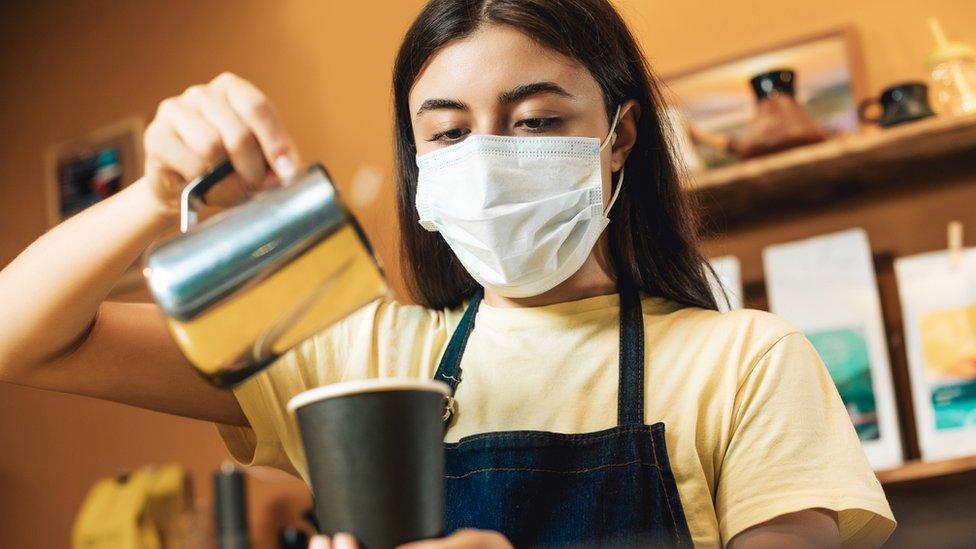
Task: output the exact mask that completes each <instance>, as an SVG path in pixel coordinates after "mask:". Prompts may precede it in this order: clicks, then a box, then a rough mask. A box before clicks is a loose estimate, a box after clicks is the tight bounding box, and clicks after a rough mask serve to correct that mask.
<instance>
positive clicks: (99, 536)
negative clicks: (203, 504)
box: [71, 465, 190, 549]
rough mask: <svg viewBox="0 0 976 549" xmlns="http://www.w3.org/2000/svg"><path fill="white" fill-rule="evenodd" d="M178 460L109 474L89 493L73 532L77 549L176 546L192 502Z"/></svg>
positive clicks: (169, 548)
mask: <svg viewBox="0 0 976 549" xmlns="http://www.w3.org/2000/svg"><path fill="white" fill-rule="evenodd" d="M189 499H190V498H189V492H188V485H187V482H186V473H185V471H184V470H183V468H182V467H180V466H179V465H166V466H162V467H147V468H143V469H140V470H138V471H135V472H134V473H132V474H130V475H128V476H127V477H124V478H116V477H112V478H105V479H102V480H100V481H98V482H96V483H95V485H94V486H92V488H91V490H90V491H89V492H88V495H87V496H85V499H84V501H83V502H82V504H81V508H80V509H79V511H78V516H77V517H76V518H75V524H74V528H73V530H72V534H71V546H72V547H73V548H74V549H176V548H179V547H182V546H183V540H184V536H182V535H181V534H182V532H181V531H180V529H181V527H182V524H183V520H182V519H183V517H184V514H185V512H186V510H187V508H188V507H189Z"/></svg>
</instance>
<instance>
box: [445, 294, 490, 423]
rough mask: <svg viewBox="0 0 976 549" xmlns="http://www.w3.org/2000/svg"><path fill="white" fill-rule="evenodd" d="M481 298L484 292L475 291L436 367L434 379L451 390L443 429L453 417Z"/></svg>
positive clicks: (446, 405) (446, 404)
mask: <svg viewBox="0 0 976 549" xmlns="http://www.w3.org/2000/svg"><path fill="white" fill-rule="evenodd" d="M483 296H484V290H482V289H481V288H478V289H477V290H475V292H474V295H472V296H471V301H469V302H468V307H467V308H466V309H465V310H464V315H463V316H461V322H459V323H458V326H457V328H455V329H454V334H453V335H451V341H450V342H448V344H447V349H446V350H445V351H444V356H443V357H441V362H440V365H438V366H437V373H436V374H434V379H436V380H437V381H443V382H444V383H447V385H448V386H449V387H450V388H451V394H450V395H448V397H447V402H446V403H445V406H444V425H445V428H446V427H447V424H448V422H449V421H450V420H451V416H452V415H454V392H455V391H457V386H458V383H460V382H461V356H462V355H464V348H465V347H466V346H467V345H468V337H469V336H470V335H471V331H472V330H474V317H475V314H477V312H478V305H480V304H481V298H482V297H483Z"/></svg>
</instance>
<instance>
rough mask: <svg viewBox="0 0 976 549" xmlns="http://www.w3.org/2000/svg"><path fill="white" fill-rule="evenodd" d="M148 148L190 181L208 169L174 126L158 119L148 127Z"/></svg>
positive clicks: (167, 166) (164, 163) (166, 165)
mask: <svg viewBox="0 0 976 549" xmlns="http://www.w3.org/2000/svg"><path fill="white" fill-rule="evenodd" d="M146 149H147V150H150V151H152V155H153V156H155V157H158V158H159V160H160V161H161V162H160V163H161V164H162V165H163V166H165V167H166V168H168V169H170V170H172V171H174V172H176V173H178V174H180V176H181V177H182V178H183V179H184V180H185V181H189V180H191V179H193V178H195V177H197V176H198V175H200V174H202V173H203V172H204V171H206V169H207V165H206V164H205V163H204V161H203V160H202V159H201V158H200V157H199V156H197V154H196V153H195V152H194V151H193V149H191V148H190V147H189V146H188V145H187V144H186V143H184V142H183V140H182V139H181V138H180V136H179V135H178V134H177V133H176V130H175V129H174V128H173V126H171V125H169V124H165V123H161V122H159V121H158V119H157V120H155V121H153V123H152V124H150V125H149V127H148V128H146Z"/></svg>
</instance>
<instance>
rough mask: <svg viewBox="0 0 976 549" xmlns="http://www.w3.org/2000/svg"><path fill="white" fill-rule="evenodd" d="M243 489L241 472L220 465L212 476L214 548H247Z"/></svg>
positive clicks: (245, 507)
mask: <svg viewBox="0 0 976 549" xmlns="http://www.w3.org/2000/svg"><path fill="white" fill-rule="evenodd" d="M246 488H247V486H246V484H245V482H244V472H243V471H241V470H240V469H238V468H237V467H235V466H234V465H233V464H232V463H224V464H223V465H221V467H220V470H219V471H217V472H216V473H214V517H215V518H216V521H217V531H216V533H217V546H218V547H219V548H220V549H248V548H249V547H250V546H251V543H250V538H249V537H248V532H247V490H246Z"/></svg>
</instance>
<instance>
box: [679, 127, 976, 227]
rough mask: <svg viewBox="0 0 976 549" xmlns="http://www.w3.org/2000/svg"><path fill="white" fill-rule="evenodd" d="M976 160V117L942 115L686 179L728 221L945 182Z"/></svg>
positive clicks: (715, 217)
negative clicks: (935, 174)
mask: <svg viewBox="0 0 976 549" xmlns="http://www.w3.org/2000/svg"><path fill="white" fill-rule="evenodd" d="M974 157H976V114H973V115H966V116H958V117H935V118H929V119H925V120H920V121H918V122H913V123H908V124H905V125H903V126H895V127H892V128H889V129H884V130H877V131H870V132H867V133H862V134H856V135H848V136H843V137H838V138H836V139H832V140H829V141H825V142H823V143H817V144H814V145H808V146H805V147H799V148H796V149H791V150H788V151H784V152H782V153H778V154H774V155H770V156H766V157H760V158H756V159H752V160H749V161H746V162H742V163H740V164H735V165H732V166H728V167H724V168H718V169H714V170H709V171H706V172H702V173H699V174H695V175H693V176H692V177H691V178H690V179H689V180H688V181H687V182H686V183H685V184H686V188H687V189H688V190H689V191H690V192H692V193H693V194H694V195H696V196H697V197H698V199H699V204H700V207H701V208H702V209H703V210H704V211H703V213H704V215H705V217H706V219H710V220H712V221H715V222H717V223H720V224H724V225H726V226H728V225H735V224H739V223H744V222H750V221H762V220H764V219H768V218H769V217H771V216H772V217H776V216H781V215H784V214H789V213H791V212H796V211H797V210H808V209H810V208H811V207H820V206H823V205H825V204H828V203H833V202H836V201H837V200H838V199H840V198H844V197H849V196H852V195H858V194H864V193H869V192H878V191H883V192H888V191H889V190H890V189H892V188H894V187H899V186H902V187H904V186H906V185H911V186H913V187H918V186H920V185H931V184H945V183H946V182H951V181H952V180H953V175H954V173H963V172H964V171H966V170H967V169H968V170H970V171H971V170H972V167H973V161H974ZM933 173H938V176H939V177H931V175H932V174H933Z"/></svg>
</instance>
